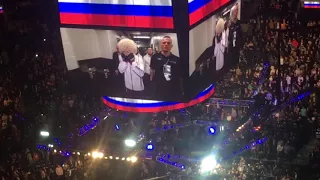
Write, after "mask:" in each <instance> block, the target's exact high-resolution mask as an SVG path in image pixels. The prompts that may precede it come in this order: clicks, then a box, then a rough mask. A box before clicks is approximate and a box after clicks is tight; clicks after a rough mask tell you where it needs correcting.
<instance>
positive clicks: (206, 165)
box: [200, 156, 217, 173]
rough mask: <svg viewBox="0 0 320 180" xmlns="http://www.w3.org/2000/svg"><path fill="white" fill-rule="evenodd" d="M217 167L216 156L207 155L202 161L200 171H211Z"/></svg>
mask: <svg viewBox="0 0 320 180" xmlns="http://www.w3.org/2000/svg"><path fill="white" fill-rule="evenodd" d="M216 167H217V161H216V159H215V157H214V156H208V157H205V158H204V159H203V160H202V161H201V165H200V172H201V173H210V172H211V171H213V170H214V169H215V168H216Z"/></svg>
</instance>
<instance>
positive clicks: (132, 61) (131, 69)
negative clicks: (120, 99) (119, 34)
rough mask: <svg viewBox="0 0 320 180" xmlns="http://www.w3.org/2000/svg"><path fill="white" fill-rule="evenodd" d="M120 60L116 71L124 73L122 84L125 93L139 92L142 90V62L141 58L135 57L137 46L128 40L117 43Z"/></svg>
mask: <svg viewBox="0 0 320 180" xmlns="http://www.w3.org/2000/svg"><path fill="white" fill-rule="evenodd" d="M118 47H119V52H120V54H121V57H122V60H121V61H120V63H119V66H118V69H119V72H120V73H121V74H123V73H124V82H125V87H126V89H127V92H131V93H132V94H136V93H134V92H141V91H143V90H144V84H143V76H144V62H143V59H142V57H141V56H137V55H136V54H137V50H138V48H137V45H136V43H135V42H134V41H132V40H130V39H122V40H120V42H119V43H118Z"/></svg>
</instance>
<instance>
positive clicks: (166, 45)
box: [161, 38, 172, 52]
mask: <svg viewBox="0 0 320 180" xmlns="http://www.w3.org/2000/svg"><path fill="white" fill-rule="evenodd" d="M171 48H172V40H171V38H163V39H162V41H161V50H162V51H163V52H170V51H171Z"/></svg>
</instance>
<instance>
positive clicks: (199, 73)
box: [189, 0, 242, 91]
mask: <svg viewBox="0 0 320 180" xmlns="http://www.w3.org/2000/svg"><path fill="white" fill-rule="evenodd" d="M196 2H198V4H196ZM228 2H229V0H220V1H217V0H214V1H209V0H207V1H200V0H193V1H191V2H190V3H189V23H190V26H191V29H190V31H189V76H190V81H191V82H192V83H191V84H192V85H193V86H197V87H201V88H202V87H205V86H208V85H209V84H211V83H214V82H215V81H216V80H217V79H219V78H221V76H223V74H224V72H225V71H226V70H229V69H230V68H231V67H232V66H233V65H235V64H237V63H238V61H239V52H240V42H241V37H242V33H241V26H240V23H239V19H240V5H241V1H240V0H238V1H236V2H234V3H232V4H230V3H228ZM193 3H194V4H193ZM201 3H202V4H201ZM222 6H226V7H224V8H222V9H219V10H218V11H216V12H214V15H212V16H211V17H209V18H206V20H203V17H204V16H207V15H208V14H210V13H211V12H213V11H214V10H217V9H218V8H221V7H222ZM201 18H202V19H201ZM198 91H199V90H198Z"/></svg>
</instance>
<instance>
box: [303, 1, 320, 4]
mask: <svg viewBox="0 0 320 180" xmlns="http://www.w3.org/2000/svg"><path fill="white" fill-rule="evenodd" d="M303 3H304V4H320V2H318V1H304V2H303Z"/></svg>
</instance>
